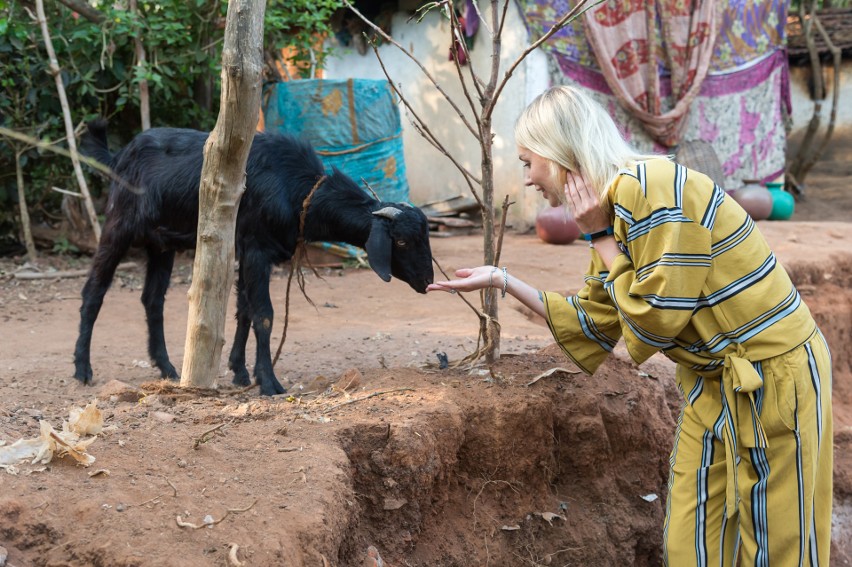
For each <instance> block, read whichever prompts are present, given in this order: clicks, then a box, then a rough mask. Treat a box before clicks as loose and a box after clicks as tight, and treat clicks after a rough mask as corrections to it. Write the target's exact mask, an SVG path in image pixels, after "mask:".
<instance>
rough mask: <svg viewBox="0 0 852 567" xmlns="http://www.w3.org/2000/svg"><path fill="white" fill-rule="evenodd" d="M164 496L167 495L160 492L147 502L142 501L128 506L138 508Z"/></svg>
mask: <svg viewBox="0 0 852 567" xmlns="http://www.w3.org/2000/svg"><path fill="white" fill-rule="evenodd" d="M163 496H165V494H160V495H158V496H154V497H153V498H150V499H148V500H146V501H145V502H140V503H139V504H128V505H127V507H128V508H138V507H140V506H144V505H145V504H150V503H152V502H155V501H157V500H159V499H160V498H162V497H163Z"/></svg>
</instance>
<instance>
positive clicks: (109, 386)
mask: <svg viewBox="0 0 852 567" xmlns="http://www.w3.org/2000/svg"><path fill="white" fill-rule="evenodd" d="M144 395H145V394H144V393H143V392H142V391H141V390H139V389H138V388H135V387H134V386H131V385H130V384H127V383H125V382H122V381H121V380H110V381H109V382H107V383H106V384H104V385H103V386H101V389H100V392H99V393H98V397H99V398H100V399H102V400H110V401H112V400H113V399H114V400H115V401H119V402H133V403H135V402H138V401H139V399H140V398H142V397H143V396H144Z"/></svg>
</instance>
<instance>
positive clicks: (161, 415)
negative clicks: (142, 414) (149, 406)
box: [151, 411, 175, 423]
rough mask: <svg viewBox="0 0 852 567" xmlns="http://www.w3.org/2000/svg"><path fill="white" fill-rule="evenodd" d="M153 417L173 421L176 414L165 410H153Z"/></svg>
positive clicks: (166, 421) (163, 420) (167, 421)
mask: <svg viewBox="0 0 852 567" xmlns="http://www.w3.org/2000/svg"><path fill="white" fill-rule="evenodd" d="M151 417H153V418H154V419H156V420H157V421H162V422H163V423H171V422H173V421H174V420H175V416H173V415H172V414H170V413H166V412H164V411H153V412H151Z"/></svg>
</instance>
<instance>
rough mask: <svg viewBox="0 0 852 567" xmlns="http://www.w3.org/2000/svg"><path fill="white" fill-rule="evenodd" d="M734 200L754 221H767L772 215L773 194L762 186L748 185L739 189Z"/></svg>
mask: <svg viewBox="0 0 852 567" xmlns="http://www.w3.org/2000/svg"><path fill="white" fill-rule="evenodd" d="M734 200H736V202H737V203H739V204H740V206H741V207H742V208H744V209H745V211H746V212H747V213H748V214H749V216H750V217H751V218H753V219H754V220H766V219H768V218H769V215H770V214H771V213H772V193H770V192H769V189H767V188H766V187H761V186H760V185H746V186H744V187H742V188H741V189H737V191H736V192H735V193H734Z"/></svg>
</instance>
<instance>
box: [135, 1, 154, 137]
mask: <svg viewBox="0 0 852 567" xmlns="http://www.w3.org/2000/svg"><path fill="white" fill-rule="evenodd" d="M130 11H131V12H132V13H133V15H134V16H137V15H139V9H138V8H137V6H136V0H130ZM133 46H134V47H135V48H136V68H137V69H139V70H140V71H143V72H144V71H145V46H144V45H142V38H141V37H140V34H139V33H136V34H135V35H134V36H133ZM139 113H140V115H141V118H142V131H143V132H144V131H145V130H148V129H149V128H151V104H150V97H149V96H148V79H142V80H140V81H139Z"/></svg>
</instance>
